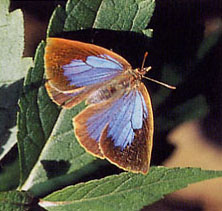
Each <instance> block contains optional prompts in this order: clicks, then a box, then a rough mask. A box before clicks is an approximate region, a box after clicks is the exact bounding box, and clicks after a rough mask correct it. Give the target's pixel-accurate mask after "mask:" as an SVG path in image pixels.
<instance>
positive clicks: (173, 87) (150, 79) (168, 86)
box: [142, 76, 176, 89]
mask: <svg viewBox="0 0 222 211" xmlns="http://www.w3.org/2000/svg"><path fill="white" fill-rule="evenodd" d="M142 77H143V78H146V79H148V80H149V81H152V82H155V83H157V84H160V85H162V86H165V87H166V88H168V89H176V87H175V86H171V85H169V84H166V83H163V82H161V81H157V80H155V79H153V78H149V77H146V76H142Z"/></svg>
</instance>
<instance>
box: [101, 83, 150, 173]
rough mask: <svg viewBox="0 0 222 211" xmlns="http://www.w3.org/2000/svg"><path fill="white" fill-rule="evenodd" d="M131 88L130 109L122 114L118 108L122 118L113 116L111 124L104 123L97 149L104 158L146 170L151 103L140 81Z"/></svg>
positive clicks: (134, 170)
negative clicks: (132, 94) (136, 88)
mask: <svg viewBox="0 0 222 211" xmlns="http://www.w3.org/2000/svg"><path fill="white" fill-rule="evenodd" d="M132 92H133V93H135V94H134V97H132V98H131V99H129V100H131V101H130V103H129V105H127V107H128V109H132V111H130V112H129V113H125V114H124V112H125V111H124V110H123V109H121V110H120V111H119V114H118V116H121V118H118V119H119V120H115V119H112V122H111V124H108V125H106V127H105V129H104V131H103V133H102V136H101V138H100V149H101V151H102V153H103V154H104V156H105V157H106V159H108V160H109V161H110V162H111V163H114V164H115V165H117V166H118V167H120V168H122V169H124V170H127V171H132V172H136V173H138V172H140V173H143V174H146V173H147V172H148V170H149V164H150V157H151V151H152V145H153V113H152V107H151V103H150V97H149V94H148V92H147V90H146V88H145V86H144V85H143V84H142V83H141V84H140V87H139V88H138V90H136V91H134V90H132ZM112 125H114V126H112ZM113 127H115V129H113Z"/></svg>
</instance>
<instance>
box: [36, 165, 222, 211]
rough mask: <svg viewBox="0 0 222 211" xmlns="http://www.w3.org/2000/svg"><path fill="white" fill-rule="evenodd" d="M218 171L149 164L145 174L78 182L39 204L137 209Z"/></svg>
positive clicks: (62, 207)
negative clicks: (147, 172) (148, 169)
mask: <svg viewBox="0 0 222 211" xmlns="http://www.w3.org/2000/svg"><path fill="white" fill-rule="evenodd" d="M221 176H222V171H205V170H201V169H198V168H171V169H170V168H165V167H152V168H151V169H150V172H149V174H148V175H146V176H144V175H140V174H133V173H122V174H120V175H118V176H117V175H116V176H109V177H106V178H103V179H100V180H94V181H90V182H87V183H80V184H77V185H75V186H70V187H67V188H64V189H62V190H60V191H57V192H55V193H52V194H50V195H49V196H47V197H45V198H44V199H43V200H41V202H40V203H39V205H40V206H42V207H44V208H45V209H47V210H53V211H59V210H66V211H68V210H92V211H93V210H95V211H96V210H100V211H102V210H104V211H112V210H113V211H116V210H119V211H121V210H131V211H133V210H140V209H141V208H142V207H143V206H146V205H149V204H152V203H153V202H155V201H157V200H160V199H161V198H163V196H164V195H166V194H169V193H172V192H174V191H176V190H179V189H181V188H184V187H186V186H187V185H188V184H192V183H195V182H199V181H202V180H206V179H211V178H216V177H221Z"/></svg>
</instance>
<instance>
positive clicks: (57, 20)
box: [47, 6, 66, 37]
mask: <svg viewBox="0 0 222 211" xmlns="http://www.w3.org/2000/svg"><path fill="white" fill-rule="evenodd" d="M65 19H66V12H65V10H64V9H63V8H62V7H60V6H58V7H57V8H56V9H55V10H54V12H53V14H52V17H51V18H50V22H49V27H48V29H47V37H53V36H55V35H57V34H59V33H61V32H62V30H63V28H64V24H65Z"/></svg>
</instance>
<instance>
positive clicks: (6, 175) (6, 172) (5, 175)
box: [0, 150, 19, 210]
mask: <svg viewBox="0 0 222 211" xmlns="http://www.w3.org/2000/svg"><path fill="white" fill-rule="evenodd" d="M13 151H14V150H13ZM18 185H19V159H18V157H16V159H15V160H14V161H10V163H8V162H7V163H6V164H2V163H1V174H0V192H1V191H8V190H14V189H16V188H17V187H18ZM0 210H1V209H0Z"/></svg>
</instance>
